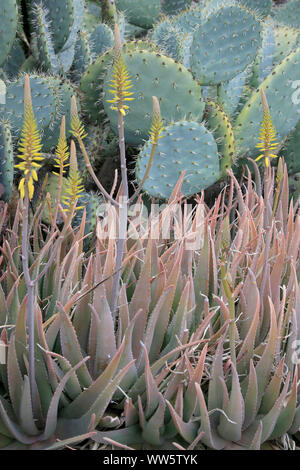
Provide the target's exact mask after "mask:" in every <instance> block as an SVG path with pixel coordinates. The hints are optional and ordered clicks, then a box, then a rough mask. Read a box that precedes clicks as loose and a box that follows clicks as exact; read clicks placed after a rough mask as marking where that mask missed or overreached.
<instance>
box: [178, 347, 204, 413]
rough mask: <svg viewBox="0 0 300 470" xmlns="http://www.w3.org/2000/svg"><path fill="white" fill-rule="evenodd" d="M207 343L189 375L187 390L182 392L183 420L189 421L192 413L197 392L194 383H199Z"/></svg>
mask: <svg viewBox="0 0 300 470" xmlns="http://www.w3.org/2000/svg"><path fill="white" fill-rule="evenodd" d="M207 348H208V344H205V346H204V348H203V350H202V351H201V355H200V357H199V360H198V364H197V366H196V368H195V370H194V371H193V375H192V377H190V380H189V384H188V387H187V390H186V392H185V394H184V406H183V418H184V420H185V421H189V420H190V419H191V417H192V414H193V413H194V410H195V407H196V403H197V392H196V388H195V383H199V384H201V380H202V375H203V370H204V364H205V359H206V354H207Z"/></svg>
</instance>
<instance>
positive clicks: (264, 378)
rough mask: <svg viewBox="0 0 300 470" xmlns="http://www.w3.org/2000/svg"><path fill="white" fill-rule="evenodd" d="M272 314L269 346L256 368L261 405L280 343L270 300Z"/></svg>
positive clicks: (266, 347) (267, 345)
mask: <svg viewBox="0 0 300 470" xmlns="http://www.w3.org/2000/svg"><path fill="white" fill-rule="evenodd" d="M269 306H270V314H271V325H270V331H269V336H268V340H267V344H266V346H265V349H264V352H263V355H262V357H261V358H260V360H259V362H258V364H257V365H256V367H255V371H256V376H257V384H258V402H259V403H260V401H261V399H262V396H263V394H264V391H265V388H266V385H267V383H268V380H269V375H270V371H271V368H272V364H273V360H274V355H275V352H276V347H277V341H278V329H277V321H276V313H275V310H274V305H273V303H272V300H271V299H270V298H269Z"/></svg>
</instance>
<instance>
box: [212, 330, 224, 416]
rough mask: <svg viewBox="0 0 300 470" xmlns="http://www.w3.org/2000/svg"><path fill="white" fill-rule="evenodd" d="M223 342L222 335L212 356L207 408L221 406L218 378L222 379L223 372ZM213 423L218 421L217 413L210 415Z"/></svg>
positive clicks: (221, 396) (220, 389)
mask: <svg viewBox="0 0 300 470" xmlns="http://www.w3.org/2000/svg"><path fill="white" fill-rule="evenodd" d="M223 344H224V336H223V337H222V339H221V340H220V341H219V344H218V347H217V351H216V353H215V356H214V360H213V366H212V372H211V379H210V381H209V386H208V410H209V411H211V410H214V409H220V408H222V406H223V390H222V387H220V378H223V379H224V373H223V360H222V358H223ZM212 421H213V423H214V424H215V423H216V422H217V421H218V414H217V413H216V414H214V415H213V416H212Z"/></svg>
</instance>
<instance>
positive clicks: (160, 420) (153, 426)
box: [143, 393, 166, 446]
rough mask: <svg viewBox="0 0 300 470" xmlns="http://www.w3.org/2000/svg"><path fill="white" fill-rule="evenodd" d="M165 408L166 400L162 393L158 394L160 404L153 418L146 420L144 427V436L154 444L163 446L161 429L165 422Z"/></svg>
mask: <svg viewBox="0 0 300 470" xmlns="http://www.w3.org/2000/svg"><path fill="white" fill-rule="evenodd" d="M165 408H166V401H165V399H164V397H163V396H162V394H161V393H160V394H159V396H158V406H157V408H156V410H155V412H154V414H153V415H152V416H151V418H150V419H147V420H146V423H145V425H144V427H143V438H144V439H145V441H146V442H149V444H152V445H153V446H161V444H162V442H163V441H162V438H161V436H160V431H161V428H162V426H163V424H164V415H165Z"/></svg>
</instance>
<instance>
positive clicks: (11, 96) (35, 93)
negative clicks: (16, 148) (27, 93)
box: [0, 75, 60, 138]
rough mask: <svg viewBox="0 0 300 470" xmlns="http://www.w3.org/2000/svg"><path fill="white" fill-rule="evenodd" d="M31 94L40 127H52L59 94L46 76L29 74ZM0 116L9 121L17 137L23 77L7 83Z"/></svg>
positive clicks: (21, 105) (21, 115)
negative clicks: (4, 100) (4, 101)
mask: <svg viewBox="0 0 300 470" xmlns="http://www.w3.org/2000/svg"><path fill="white" fill-rule="evenodd" d="M30 84H31V95H32V103H33V109H34V112H35V117H36V120H37V123H38V127H39V128H40V129H45V128H47V127H50V128H51V127H52V126H53V124H54V123H55V121H56V119H57V116H58V111H59V103H60V101H59V96H58V95H57V93H56V90H55V89H54V87H53V86H52V85H51V84H50V83H49V82H48V80H47V78H46V77H43V76H39V75H31V76H30ZM0 116H1V118H4V119H6V120H8V121H9V122H10V123H11V126H12V131H13V134H14V135H15V136H16V137H17V138H18V137H19V135H20V132H21V129H22V124H23V118H24V77H20V78H19V79H17V80H14V81H12V82H9V83H7V90H6V103H5V104H0Z"/></svg>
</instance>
